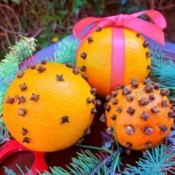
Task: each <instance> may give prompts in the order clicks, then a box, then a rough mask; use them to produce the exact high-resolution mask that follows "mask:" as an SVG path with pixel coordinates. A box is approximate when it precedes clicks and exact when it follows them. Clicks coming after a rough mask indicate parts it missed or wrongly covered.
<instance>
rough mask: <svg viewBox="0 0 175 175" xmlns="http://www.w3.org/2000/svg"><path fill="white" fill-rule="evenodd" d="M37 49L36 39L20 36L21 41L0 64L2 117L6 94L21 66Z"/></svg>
mask: <svg viewBox="0 0 175 175" xmlns="http://www.w3.org/2000/svg"><path fill="white" fill-rule="evenodd" d="M35 47H36V40H35V39H34V38H25V37H23V36H20V39H19V41H18V42H16V43H15V45H14V46H12V47H11V48H10V52H9V53H8V54H7V55H6V56H5V59H4V60H2V61H1V62H0V87H1V89H0V115H1V114H2V103H3V99H4V96H5V93H6V91H7V88H8V87H9V84H10V83H11V82H12V81H13V79H14V78H15V76H16V73H17V72H18V66H19V64H20V63H21V62H22V61H23V60H24V59H25V58H27V57H29V56H31V55H32V54H33V52H34V51H35Z"/></svg>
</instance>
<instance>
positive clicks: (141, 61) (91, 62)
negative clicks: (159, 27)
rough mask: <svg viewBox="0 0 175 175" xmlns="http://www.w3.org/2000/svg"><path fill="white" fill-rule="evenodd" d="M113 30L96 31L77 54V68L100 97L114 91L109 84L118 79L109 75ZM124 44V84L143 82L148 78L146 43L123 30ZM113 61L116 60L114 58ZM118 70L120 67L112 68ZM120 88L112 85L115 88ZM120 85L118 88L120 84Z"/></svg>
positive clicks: (83, 43)
mask: <svg viewBox="0 0 175 175" xmlns="http://www.w3.org/2000/svg"><path fill="white" fill-rule="evenodd" d="M112 29H113V28H112V27H108V28H104V29H101V30H100V31H99V30H98V31H95V32H93V33H91V34H89V36H87V37H86V38H85V39H84V40H83V41H82V42H81V44H80V46H79V49H78V50H77V56H76V57H77V58H76V64H77V66H79V67H80V68H82V70H83V72H82V73H83V74H85V75H86V76H87V81H88V82H89V84H90V85H91V86H92V87H95V88H96V89H97V91H98V94H99V95H100V96H103V97H105V96H106V95H107V94H109V93H110V92H111V91H112V90H113V87H111V84H112V82H113V81H114V78H113V79H112V77H115V78H116V79H118V78H119V76H120V75H112V71H111V67H112V64H111V63H112V52H113V50H112V43H113V42H112V40H113V39H114V38H113V37H112ZM123 30H124V40H125V48H124V50H125V53H124V54H125V56H124V58H123V59H124V72H123V77H124V80H123V84H128V83H129V82H130V81H131V78H135V79H137V80H138V81H139V82H142V81H143V79H144V78H146V77H147V75H148V73H149V70H148V67H149V65H150V62H151V60H150V58H149V57H150V56H151V55H150V51H149V49H148V43H146V42H145V40H144V38H143V37H142V36H141V35H139V34H137V33H136V32H135V31H133V30H130V29H127V28H123ZM114 59H117V57H115V58H114ZM115 69H121V67H115ZM117 85H119V84H115V86H117ZM120 85H121V84H120Z"/></svg>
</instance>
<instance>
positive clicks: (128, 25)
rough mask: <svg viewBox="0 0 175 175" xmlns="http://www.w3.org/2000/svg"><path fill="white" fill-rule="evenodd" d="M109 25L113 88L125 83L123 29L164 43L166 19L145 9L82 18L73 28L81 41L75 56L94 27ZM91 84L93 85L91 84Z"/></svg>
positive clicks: (104, 27) (111, 85)
mask: <svg viewBox="0 0 175 175" xmlns="http://www.w3.org/2000/svg"><path fill="white" fill-rule="evenodd" d="M142 15H146V16H147V17H149V18H150V20H151V21H152V22H148V21H145V20H143V19H140V18H139V17H141V16H142ZM109 27H110V28H111V29H112V43H111V45H112V53H111V58H110V59H111V60H110V61H111V79H112V81H111V82H110V89H111V90H113V89H114V87H115V86H118V85H124V84H125V82H124V74H125V45H126V43H125V36H124V35H125V34H124V29H127V30H131V31H134V32H136V33H139V34H143V35H144V36H146V37H149V38H151V39H152V40H154V41H156V42H158V43H159V44H161V45H164V32H163V31H162V30H163V29H164V28H165V27H166V21H165V19H164V17H163V15H162V14H161V13H160V12H158V11H155V10H147V11H143V12H138V13H134V14H130V15H129V14H120V15H116V16H110V17H104V18H94V17H88V18H85V19H82V20H81V21H79V22H78V23H77V24H75V26H74V28H73V34H74V35H75V37H76V38H78V39H79V40H80V41H81V42H80V45H79V49H78V51H77V57H78V54H81V53H79V50H80V48H81V46H82V45H83V43H84V41H85V40H87V38H88V37H90V36H91V35H92V34H93V33H94V32H95V31H96V29H99V28H101V29H102V30H104V29H107V28H109ZM97 50H98V48H97ZM91 59H93V58H91ZM140 59H141V58H140ZM78 66H79V65H78ZM85 66H86V65H85ZM116 77H117V78H116ZM87 78H88V75H87ZM135 78H137V77H135ZM144 78H145V77H144ZM90 84H91V83H90ZM91 85H92V86H94V85H93V84H91ZM102 88H103V87H102ZM100 95H101V94H100ZM105 95H107V94H105ZM102 96H103V93H102Z"/></svg>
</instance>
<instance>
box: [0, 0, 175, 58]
mask: <svg viewBox="0 0 175 175" xmlns="http://www.w3.org/2000/svg"><path fill="white" fill-rule="evenodd" d="M146 9H155V10H158V11H160V12H161V13H163V15H164V16H165V18H166V20H167V24H168V26H167V29H166V30H165V35H166V40H168V41H171V42H175V0H106V1H105V0H0V59H3V57H4V54H5V53H7V52H8V48H9V47H10V46H11V45H13V44H14V42H15V40H18V36H19V34H21V35H23V36H27V37H31V36H32V37H36V39H37V40H38V49H41V48H43V47H45V46H47V45H49V44H51V43H53V42H57V41H58V40H60V39H61V38H62V37H64V36H65V35H67V34H70V33H71V31H72V27H73V25H74V24H75V23H76V22H77V21H78V20H80V19H81V18H83V17H86V16H100V17H101V16H110V15H115V14H119V13H133V12H137V11H141V10H146Z"/></svg>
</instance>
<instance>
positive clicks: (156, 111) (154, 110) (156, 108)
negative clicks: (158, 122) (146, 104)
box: [151, 106, 159, 113]
mask: <svg viewBox="0 0 175 175" xmlns="http://www.w3.org/2000/svg"><path fill="white" fill-rule="evenodd" d="M151 111H152V112H153V113H158V112H159V108H158V107H157V106H155V107H153V108H151Z"/></svg>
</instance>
